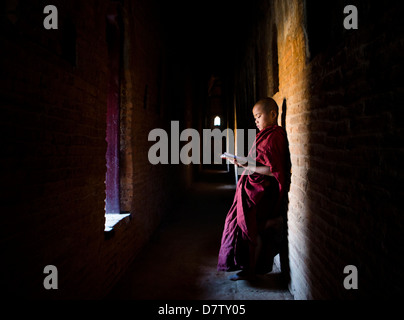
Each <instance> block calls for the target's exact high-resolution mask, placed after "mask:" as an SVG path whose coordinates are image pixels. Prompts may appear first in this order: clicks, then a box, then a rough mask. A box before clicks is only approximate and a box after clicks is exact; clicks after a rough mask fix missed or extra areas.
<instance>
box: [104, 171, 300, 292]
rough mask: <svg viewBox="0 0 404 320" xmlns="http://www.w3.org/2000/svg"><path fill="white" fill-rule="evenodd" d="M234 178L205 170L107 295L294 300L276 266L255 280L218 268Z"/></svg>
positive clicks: (222, 173) (231, 199) (232, 195)
mask: <svg viewBox="0 0 404 320" xmlns="http://www.w3.org/2000/svg"><path fill="white" fill-rule="evenodd" d="M211 172H212V171H211ZM212 175H215V176H212ZM231 178H232V177H231V176H229V175H228V174H226V173H225V172H224V171H217V173H209V172H208V173H205V174H203V175H202V178H201V179H200V180H199V181H198V182H195V183H194V184H193V186H192V188H191V189H190V190H189V193H188V194H187V196H186V198H185V199H183V200H182V201H180V202H179V205H178V206H177V207H176V208H175V210H174V213H173V214H172V215H170V218H169V219H168V220H167V221H164V222H163V223H162V225H161V227H160V228H159V229H158V230H157V231H156V233H155V235H154V236H153V237H152V239H151V241H150V243H149V244H148V245H147V246H146V247H145V248H144V250H143V252H142V253H140V254H139V256H138V258H137V259H136V261H135V262H134V264H133V265H131V266H130V267H129V270H128V272H127V273H126V274H125V275H124V276H123V277H122V278H121V279H120V281H119V283H118V284H117V285H116V286H115V287H114V289H113V290H112V291H111V292H110V294H109V295H108V296H107V299H135V300H290V299H292V296H291V294H290V293H289V291H288V289H287V286H286V285H285V283H284V282H282V277H281V273H280V270H279V269H278V268H277V266H276V265H275V268H274V271H273V272H272V273H269V274H267V275H265V276H260V278H259V280H258V281H256V282H252V283H249V282H246V281H239V282H235V281H229V280H228V276H229V274H227V273H223V272H218V271H217V270H216V265H217V252H218V245H219V244H220V237H221V234H222V230H223V222H224V219H225V216H226V213H227V211H228V209H229V207H230V205H231V203H232V201H233V197H234V192H235V185H234V183H232V181H231V180H232V179H231ZM230 274H232V273H230ZM139 288H141V290H139Z"/></svg>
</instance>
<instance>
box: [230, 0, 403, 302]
mask: <svg viewBox="0 0 404 320" xmlns="http://www.w3.org/2000/svg"><path fill="white" fill-rule="evenodd" d="M318 4H320V2H319V3H318ZM350 4H355V5H357V7H358V10H359V21H360V23H359V30H351V31H347V30H344V29H343V24H342V23H343V18H344V15H343V14H342V12H343V8H344V6H345V5H346V4H345V3H344V2H343V1H336V2H335V4H334V5H333V9H334V10H336V11H333V12H331V13H328V14H329V16H332V17H334V18H333V19H323V18H321V15H326V14H327V12H325V11H321V10H320V11H319V13H320V16H317V17H316V14H317V13H318V12H316V11H318V10H319V8H314V9H313V7H310V8H305V2H304V1H293V0H291V1H274V2H273V4H271V5H268V4H266V3H265V2H262V3H261V4H260V5H259V7H258V10H259V11H260V16H259V17H260V18H259V19H257V20H256V22H255V24H254V25H253V28H252V31H251V35H250V38H249V39H250V40H249V42H248V46H247V48H246V49H240V50H242V51H243V50H244V51H243V52H244V55H241V56H243V60H240V61H241V62H240V63H239V66H238V74H237V73H236V78H237V79H238V80H236V81H238V82H239V84H238V88H239V92H242V91H241V90H242V88H243V87H244V88H247V95H249V99H250V100H251V99H256V98H258V97H256V96H255V95H254V90H253V89H251V90H249V91H248V88H250V87H251V86H254V83H256V82H258V86H257V85H256V86H255V91H256V92H257V93H258V96H259V97H262V96H266V95H268V96H274V98H275V99H276V101H277V102H278V104H279V106H280V107H281V106H283V108H281V109H283V111H284V112H283V116H281V118H280V122H281V121H282V124H283V125H286V129H287V132H288V138H289V143H290V151H291V159H292V165H293V167H292V185H291V190H290V193H289V201H290V202H289V212H288V241H289V262H290V276H291V283H290V288H291V290H292V293H293V294H294V295H295V298H297V299H329V298H340V299H353V298H370V297H371V298H375V297H384V298H386V297H394V295H395V294H397V293H401V294H402V288H403V286H402V285H403V275H402V271H401V270H402V268H403V264H402V259H401V258H400V256H399V252H400V244H399V239H400V236H399V235H400V232H401V229H402V227H403V219H402V217H400V214H401V212H402V210H401V211H400V208H402V206H401V205H400V203H399V200H398V199H399V198H400V196H402V191H401V190H402V188H400V187H399V183H400V179H402V173H401V172H400V171H399V165H400V163H399V159H402V157H403V152H404V150H403V123H402V121H401V119H400V117H399V116H398V108H399V105H400V102H399V101H402V97H403V91H402V86H401V85H400V84H399V74H400V73H401V72H402V71H403V67H402V63H400V58H399V55H400V54H399V52H400V51H402V49H403V39H404V37H403V33H402V32H401V31H399V30H400V28H399V27H398V21H400V16H399V14H398V13H397V12H399V11H400V10H401V9H400V7H402V6H401V5H399V3H398V2H391V3H390V2H388V3H385V4H383V5H376V4H374V3H371V4H370V3H367V2H363V1H357V2H356V3H355V1H353V3H350ZM327 5H328V4H327ZM307 10H310V12H307ZM306 19H311V20H309V21H306ZM319 21H320V22H321V23H325V25H319ZM308 23H309V24H310V23H312V24H314V25H316V24H317V26H318V27H323V28H324V30H322V31H324V32H325V33H323V34H322V33H321V32H322V31H321V32H319V28H317V32H319V33H316V31H314V33H313V31H311V33H309V32H308V30H309V29H308ZM274 30H275V32H274ZM315 30H316V29H315ZM275 35H277V41H276V43H277V46H274V41H273V40H274V37H275ZM331 35H332V38H328V36H329V37H331ZM316 41H317V43H316ZM276 47H277V48H276ZM255 48H257V49H255ZM313 48H319V49H318V50H317V52H314V50H312V49H313ZM276 49H277V50H278V52H277V53H276V52H275V51H274V50H276ZM255 50H258V54H257V53H256V52H254V51H255ZM314 54H315V55H314ZM276 55H277V56H278V65H276V63H274V56H276ZM254 64H258V67H257V68H255V70H257V71H256V72H252V71H251V68H250V67H249V66H251V65H254ZM276 68H279V75H278V76H279V92H277V90H276V86H274V83H275V82H276V81H274V75H275V76H276V74H275V73H274V71H276ZM248 73H249V74H248ZM246 74H247V75H246ZM257 79H258V81H257ZM236 91H237V87H236ZM247 99H248V98H247ZM238 100H239V101H242V98H241V97H240V98H238ZM238 107H239V108H241V109H244V110H246V112H248V111H249V110H250V109H251V107H252V104H251V103H239V106H238ZM282 119H284V122H283V120H282ZM346 265H355V266H356V267H357V268H358V274H359V290H351V291H348V290H345V289H344V287H343V281H344V278H345V277H346V276H347V275H345V274H344V273H343V270H344V267H345V266H346Z"/></svg>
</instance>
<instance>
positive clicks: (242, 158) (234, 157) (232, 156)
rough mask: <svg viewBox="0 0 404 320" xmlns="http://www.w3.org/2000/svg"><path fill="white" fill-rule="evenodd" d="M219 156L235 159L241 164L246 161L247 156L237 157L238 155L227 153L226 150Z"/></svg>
mask: <svg viewBox="0 0 404 320" xmlns="http://www.w3.org/2000/svg"><path fill="white" fill-rule="evenodd" d="M220 157H221V158H222V159H228V160H237V162H239V163H241V164H244V163H247V162H248V158H246V157H239V156H236V155H234V154H231V153H227V152H225V153H223V154H222V155H221V156H220Z"/></svg>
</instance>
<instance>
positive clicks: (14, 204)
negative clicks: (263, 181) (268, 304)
mask: <svg viewBox="0 0 404 320" xmlns="http://www.w3.org/2000/svg"><path fill="white" fill-rule="evenodd" d="M403 9H404V5H403V2H402V1H394V0H387V1H383V3H380V2H377V1H364V0H353V1H350V2H349V3H348V2H347V1H344V0H335V1H327V2H326V1H319V0H254V1H244V2H234V1H227V0H224V1H213V0H207V1H163V0H88V1H76V0H72V1H68V2H67V1H62V0H55V1H53V2H52V6H48V4H47V3H46V2H45V1H42V0H5V1H3V4H2V5H1V9H0V10H1V11H0V13H1V16H0V21H1V32H0V42H1V44H0V48H1V49H0V54H1V60H0V73H1V86H0V96H1V111H2V116H1V118H0V128H1V131H2V139H1V152H2V157H1V179H2V180H1V182H2V185H3V188H2V198H1V199H2V201H1V204H0V208H1V212H2V215H3V216H2V219H1V222H0V226H1V231H0V251H1V252H2V258H1V259H2V263H1V264H0V265H1V267H0V273H1V276H0V281H1V282H0V285H1V288H2V290H3V292H4V293H5V294H6V296H8V297H9V298H10V299H41V300H64V299H80V300H82V299H98V300H102V299H103V300H108V301H110V300H118V299H130V300H165V299H168V300H363V299H382V300H383V299H390V298H397V297H402V296H403V295H404V273H403V270H404V259H403V258H402V245H401V243H402V238H403V236H402V233H403V228H404V219H403V214H402V213H403V206H402V203H401V201H400V200H401V199H402V198H403V196H404V194H403V188H402V187H401V183H402V181H403V170H402V163H403V159H404V157H403V156H404V124H403V120H402V115H401V114H402V112H401V110H400V109H401V106H402V104H403V101H404V99H403V98H404V88H403V81H402V74H403V73H404V68H403V62H402V53H403V50H404V32H403V28H402V16H403V14H404V10H403ZM266 97H271V98H273V100H274V101H275V102H276V103H277V105H278V107H279V112H278V113H279V114H278V119H277V121H278V124H279V125H280V126H281V127H283V128H284V129H285V132H286V135H287V142H288V149H289V150H288V151H290V161H291V172H290V173H291V181H290V188H289V186H288V190H287V193H286V195H287V197H286V201H285V203H284V204H285V208H284V209H285V210H284V211H285V212H284V222H285V224H284V227H285V229H284V230H285V239H284V241H283V242H282V244H283V247H282V250H281V254H280V255H276V257H275V264H274V269H273V272H271V273H267V274H265V275H261V276H259V277H258V281H254V282H249V281H230V280H228V276H229V275H231V274H232V273H226V272H219V271H217V262H218V260H217V258H218V252H219V247H220V237H221V234H222V231H223V226H224V223H225V218H226V214H227V212H228V211H229V209H230V206H231V205H232V201H233V198H234V195H235V190H236V183H237V181H238V179H239V178H240V176H239V175H237V172H236V169H235V166H234V165H231V164H228V163H226V161H225V160H223V159H221V158H220V154H222V153H224V152H230V153H234V154H237V155H247V152H248V151H249V150H250V147H251V144H252V142H253V141H251V139H250V138H251V137H252V140H254V138H255V135H256V134H257V133H258V131H259V130H256V129H255V128H256V125H255V120H254V116H253V114H252V108H253V107H254V105H255V103H256V102H257V101H258V100H260V99H262V98H266ZM247 130H250V132H248V131H247ZM251 132H252V134H250V133H251ZM209 134H211V135H209ZM240 141H241V142H240ZM288 168H290V167H288ZM275 169H276V168H275ZM275 169H274V170H275ZM271 170H272V169H271ZM288 171H290V170H289V169H288ZM52 270H53V272H52Z"/></svg>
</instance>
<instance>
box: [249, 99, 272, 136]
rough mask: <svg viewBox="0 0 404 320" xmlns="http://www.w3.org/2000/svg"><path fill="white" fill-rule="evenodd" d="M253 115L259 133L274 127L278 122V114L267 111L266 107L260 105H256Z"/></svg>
mask: <svg viewBox="0 0 404 320" xmlns="http://www.w3.org/2000/svg"><path fill="white" fill-rule="evenodd" d="M253 115H254V119H255V124H256V126H257V128H258V130H259V131H261V130H264V129H265V128H268V127H269V126H273V125H274V124H276V122H277V114H276V112H274V111H272V110H271V111H269V112H268V111H267V110H265V107H263V106H262V105H260V104H256V105H255V106H254V108H253Z"/></svg>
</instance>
